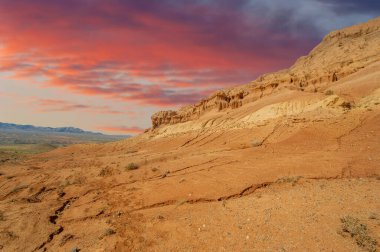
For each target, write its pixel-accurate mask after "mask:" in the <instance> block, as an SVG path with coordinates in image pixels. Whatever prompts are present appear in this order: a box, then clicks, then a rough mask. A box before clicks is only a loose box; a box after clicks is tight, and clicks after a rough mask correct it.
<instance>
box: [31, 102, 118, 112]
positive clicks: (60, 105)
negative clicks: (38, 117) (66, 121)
mask: <svg viewBox="0 0 380 252" xmlns="http://www.w3.org/2000/svg"><path fill="white" fill-rule="evenodd" d="M33 104H34V105H36V106H37V111H39V112H73V111H77V110H83V111H86V112H90V113H95V114H124V113H123V112H122V111H118V110H114V109H112V108H111V107H110V106H94V105H85V104H80V103H73V102H69V101H64V100H55V99H37V100H33Z"/></svg>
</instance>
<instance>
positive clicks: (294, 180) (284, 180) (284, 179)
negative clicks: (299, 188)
mask: <svg viewBox="0 0 380 252" xmlns="http://www.w3.org/2000/svg"><path fill="white" fill-rule="evenodd" d="M301 178H302V176H295V177H282V178H279V179H277V180H276V183H279V184H280V183H288V184H292V185H295V184H297V182H298V181H299V180H300V179H301Z"/></svg>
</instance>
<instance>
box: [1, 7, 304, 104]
mask: <svg viewBox="0 0 380 252" xmlns="http://www.w3.org/2000/svg"><path fill="white" fill-rule="evenodd" d="M171 4H173V3H172V2H170V1H161V2H160V4H158V3H156V2H149V4H147V3H143V2H141V3H136V2H133V1H132V2H129V1H126V2H122V1H110V2H102V1H92V2H85V1H79V2H78V1H71V0H68V1H64V2H59V1H43V0H40V1H33V2H30V1H24V0H20V1H17V2H16V1H3V2H0V43H1V44H2V48H1V55H2V57H1V58H0V71H7V72H12V74H13V77H14V78H21V79H29V78H30V77H31V76H43V77H44V78H45V79H46V82H45V85H46V86H55V87H60V88H64V89H66V90H69V91H72V92H76V93H80V94H83V95H89V96H102V97H104V98H107V99H112V100H117V101H131V102H134V103H138V104H140V105H149V106H157V107H163V106H174V105H180V104H188V103H194V102H196V101H198V100H199V99H200V98H201V97H203V96H205V95H207V94H209V93H211V92H213V91H214V90H216V89H219V88H222V87H228V86H232V85H237V84H244V83H245V82H247V81H250V80H252V79H254V78H255V77H256V76H257V75H258V74H259V73H263V72H266V71H270V70H273V69H279V68H281V67H283V66H287V65H289V63H290V60H292V59H291V58H290V59H288V58H289V57H283V56H284V55H299V54H302V53H303V52H304V51H306V48H309V47H310V44H311V41H310V40H307V39H304V40H302V39H301V40H300V41H298V40H296V39H295V38H292V37H291V36H286V35H287V34H286V32H284V34H278V32H276V33H274V32H273V31H272V30H271V29H270V27H265V26H264V25H263V21H262V20H261V19H260V18H257V17H255V16H245V15H244V13H242V12H241V11H240V9H239V8H238V7H236V6H233V5H231V6H229V5H226V4H221V5H220V6H219V5H217V6H211V5H210V6H208V5H204V4H200V3H198V2H197V1H195V2H193V3H190V2H189V3H186V4H175V5H176V6H167V5H171ZM224 5H226V6H224ZM165 6H166V7H173V8H174V7H175V9H176V10H178V11H172V8H166V7H165ZM235 7H236V8H235ZM206 17H207V18H206ZM227 20H228V21H227ZM25 24H28V25H25ZM279 37H280V38H281V40H280V41H278V38H279ZM264 39H265V40H266V41H271V42H270V43H264V42H263V40H264ZM276 55H277V56H276Z"/></svg>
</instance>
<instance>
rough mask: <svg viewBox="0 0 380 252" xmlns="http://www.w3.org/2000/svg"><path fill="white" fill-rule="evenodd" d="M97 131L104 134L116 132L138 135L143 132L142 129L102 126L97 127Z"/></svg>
mask: <svg viewBox="0 0 380 252" xmlns="http://www.w3.org/2000/svg"><path fill="white" fill-rule="evenodd" d="M98 129H99V130H101V131H105V132H116V133H122V134H125V133H127V134H140V133H142V132H144V129H142V128H139V127H127V126H102V127H98Z"/></svg>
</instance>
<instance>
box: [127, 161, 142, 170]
mask: <svg viewBox="0 0 380 252" xmlns="http://www.w3.org/2000/svg"><path fill="white" fill-rule="evenodd" d="M138 168H139V166H138V164H135V163H129V164H128V165H127V167H126V169H127V170H128V171H131V170H137V169H138Z"/></svg>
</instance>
